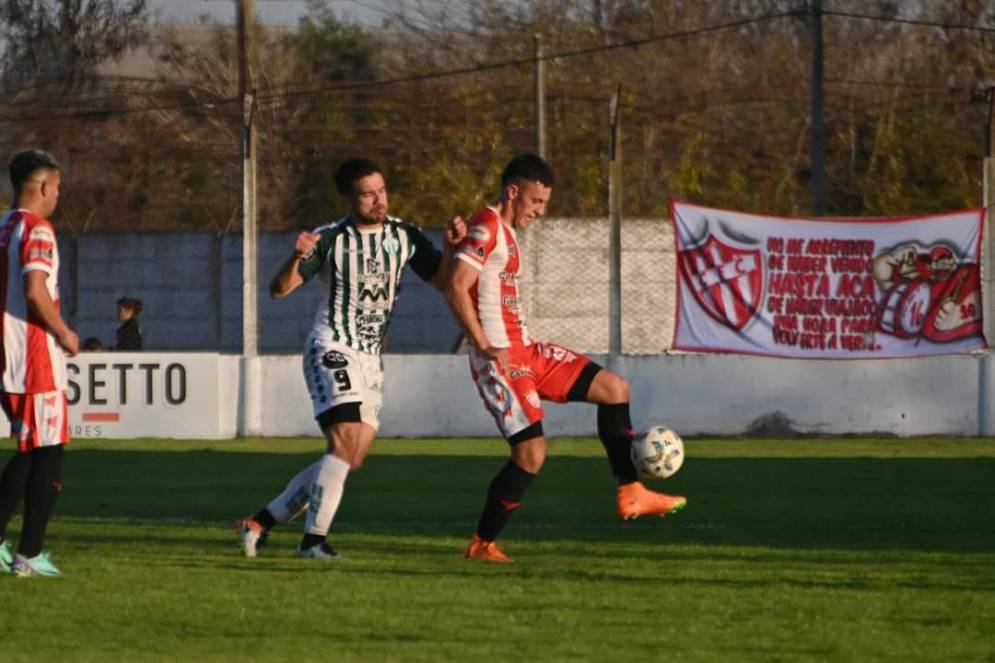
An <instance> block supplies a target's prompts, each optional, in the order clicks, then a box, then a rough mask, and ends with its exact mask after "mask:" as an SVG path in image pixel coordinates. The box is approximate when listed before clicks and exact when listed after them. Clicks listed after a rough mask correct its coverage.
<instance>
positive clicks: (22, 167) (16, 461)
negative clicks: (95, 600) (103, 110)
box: [0, 150, 79, 576]
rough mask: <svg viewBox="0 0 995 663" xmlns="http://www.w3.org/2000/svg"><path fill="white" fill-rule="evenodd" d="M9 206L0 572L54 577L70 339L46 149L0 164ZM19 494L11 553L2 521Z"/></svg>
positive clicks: (1, 222) (0, 242) (55, 196)
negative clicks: (8, 444)
mask: <svg viewBox="0 0 995 663" xmlns="http://www.w3.org/2000/svg"><path fill="white" fill-rule="evenodd" d="M10 182H11V185H12V186H13V189H14V205H13V209H11V210H10V211H8V212H6V213H5V214H4V215H3V216H2V217H0V327H2V330H0V344H2V346H3V348H2V352H0V369H2V385H0V387H2V390H0V404H2V406H3V410H4V412H5V413H6V415H7V418H8V419H10V426H11V432H12V434H13V437H14V439H15V440H16V442H17V453H15V454H14V456H13V458H11V459H10V460H9V461H8V463H7V465H6V467H5V468H4V470H3V473H2V474H0V572H4V571H6V572H11V571H12V572H13V573H14V574H15V575H19V576H38V575H43V576H58V575H61V573H60V572H59V570H58V568H56V567H55V565H54V564H52V561H51V559H50V558H49V555H48V553H47V552H43V551H42V541H43V539H44V537H45V530H46V528H47V527H48V521H49V518H50V517H51V514H52V510H53V508H54V506H55V500H56V498H57V497H58V494H59V493H60V492H61V490H62V453H63V447H64V445H66V444H67V443H68V442H69V422H68V407H67V402H66V387H67V378H66V355H69V356H73V355H75V354H76V353H77V352H78V351H79V337H78V336H77V335H76V332H74V331H73V330H72V329H70V328H69V325H67V324H66V323H65V321H64V320H63V319H62V314H61V313H60V312H59V248H58V244H57V242H56V239H55V227H54V226H53V225H52V223H51V222H50V221H49V220H48V217H49V216H50V215H51V214H52V212H54V211H55V207H56V205H57V204H58V201H59V186H60V184H61V175H60V173H59V166H58V164H56V162H55V160H54V159H53V158H52V156H51V155H50V154H48V153H47V152H43V151H41V150H23V151H21V152H18V153H16V154H15V155H14V156H13V158H12V159H11V161H10ZM22 498H23V499H24V526H23V528H22V529H21V538H20V542H19V545H18V549H17V554H16V555H12V554H11V547H10V544H9V542H8V541H7V539H6V533H7V524H8V522H9V521H10V518H11V516H13V514H14V511H15V510H16V509H17V506H18V504H19V503H20V501H21V499H22Z"/></svg>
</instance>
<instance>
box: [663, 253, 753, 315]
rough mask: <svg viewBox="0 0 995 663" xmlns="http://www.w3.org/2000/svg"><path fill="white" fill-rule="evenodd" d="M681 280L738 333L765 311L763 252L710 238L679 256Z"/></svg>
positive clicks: (702, 302) (712, 312)
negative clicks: (763, 308)
mask: <svg viewBox="0 0 995 663" xmlns="http://www.w3.org/2000/svg"><path fill="white" fill-rule="evenodd" d="M678 265H679V267H680V274H681V279H683V280H684V282H685V284H687V286H688V287H689V288H690V290H691V292H693V293H694V297H695V299H696V300H697V301H698V304H699V305H700V306H701V308H702V309H704V310H705V311H706V312H707V313H708V315H710V316H711V317H712V318H714V319H715V320H716V321H717V322H720V323H722V324H724V325H726V326H728V327H730V328H732V329H734V330H736V331H742V330H743V328H744V327H746V325H747V324H749V322H750V321H751V320H753V318H754V317H756V315H757V313H758V312H759V311H760V310H761V307H762V304H763V283H764V273H763V256H762V254H761V252H760V249H759V248H753V249H743V248H739V247H736V246H731V245H729V244H726V243H724V242H722V241H721V240H718V239H716V238H715V237H714V236H713V235H709V236H708V239H707V240H706V241H705V242H704V243H701V244H698V245H697V246H695V247H692V248H688V249H684V250H682V251H680V252H679V254H678Z"/></svg>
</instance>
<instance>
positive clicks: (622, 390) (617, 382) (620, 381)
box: [599, 371, 629, 404]
mask: <svg viewBox="0 0 995 663" xmlns="http://www.w3.org/2000/svg"><path fill="white" fill-rule="evenodd" d="M599 377H603V378H604V379H603V380H602V383H601V385H599V386H600V387H601V389H600V391H601V394H600V395H601V401H600V402H602V403H607V404H614V403H628V402H629V381H628V380H626V379H625V378H623V377H622V376H621V375H618V374H616V373H612V372H611V371H602V372H601V376H599Z"/></svg>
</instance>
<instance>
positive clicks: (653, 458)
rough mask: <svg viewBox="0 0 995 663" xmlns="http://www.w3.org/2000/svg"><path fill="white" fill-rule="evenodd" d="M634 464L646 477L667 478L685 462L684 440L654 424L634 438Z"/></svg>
mask: <svg viewBox="0 0 995 663" xmlns="http://www.w3.org/2000/svg"><path fill="white" fill-rule="evenodd" d="M631 453H632V464H633V465H635V466H636V471H638V472H639V474H640V475H641V476H642V477H644V478H646V479H666V478H667V477H672V476H674V475H675V474H677V470H679V469H681V465H683V464H684V441H683V440H682V439H681V436H680V435H678V434H677V433H675V432H674V431H672V430H670V429H669V428H665V427H663V426H653V427H652V428H650V429H649V430H647V431H646V432H644V433H639V434H638V435H636V437H635V438H633V440H632V451H631Z"/></svg>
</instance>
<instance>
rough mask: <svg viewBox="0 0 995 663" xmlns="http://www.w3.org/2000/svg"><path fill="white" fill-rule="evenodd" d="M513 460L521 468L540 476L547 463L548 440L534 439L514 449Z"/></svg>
mask: <svg viewBox="0 0 995 663" xmlns="http://www.w3.org/2000/svg"><path fill="white" fill-rule="evenodd" d="M511 458H512V460H514V461H515V464H516V465H518V466H519V467H520V468H522V469H523V470H525V471H526V472H529V473H531V474H538V473H539V470H541V469H542V465H543V463H545V462H546V438H544V437H534V438H532V439H530V440H526V441H523V442H521V443H519V444H516V445H515V446H514V447H512V450H511Z"/></svg>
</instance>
